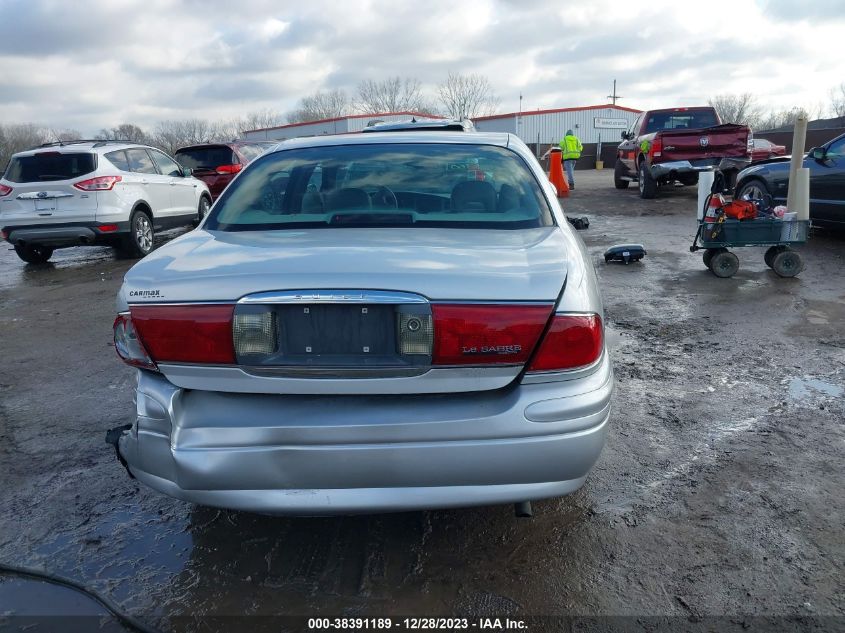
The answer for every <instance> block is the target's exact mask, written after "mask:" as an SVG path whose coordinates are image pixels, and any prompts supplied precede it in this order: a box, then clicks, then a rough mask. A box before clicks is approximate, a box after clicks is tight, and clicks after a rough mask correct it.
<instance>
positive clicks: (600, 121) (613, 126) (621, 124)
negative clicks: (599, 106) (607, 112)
mask: <svg viewBox="0 0 845 633" xmlns="http://www.w3.org/2000/svg"><path fill="white" fill-rule="evenodd" d="M593 127H595V128H596V129H599V130H607V129H610V130H627V129H628V121H627V120H626V119H607V118H605V117H600V116H597V117H594V118H593Z"/></svg>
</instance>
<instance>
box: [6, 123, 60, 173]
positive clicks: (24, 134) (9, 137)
mask: <svg viewBox="0 0 845 633" xmlns="http://www.w3.org/2000/svg"><path fill="white" fill-rule="evenodd" d="M49 140H50V131H49V130H48V129H47V128H44V127H41V126H40V125H35V124H34V123H18V124H12V125H2V124H0V173H2V172H3V171H5V170H6V165H7V164H8V162H9V159H10V158H11V157H12V154H16V153H17V152H22V151H24V150H26V149H31V148H33V147H38V146H39V145H41V144H42V143H46V142H47V141H49Z"/></svg>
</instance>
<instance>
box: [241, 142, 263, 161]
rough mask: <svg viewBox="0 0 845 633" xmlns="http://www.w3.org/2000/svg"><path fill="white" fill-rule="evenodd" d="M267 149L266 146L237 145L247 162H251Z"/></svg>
mask: <svg viewBox="0 0 845 633" xmlns="http://www.w3.org/2000/svg"><path fill="white" fill-rule="evenodd" d="M268 147H269V146H268V145H239V146H238V149H239V150H241V154H243V155H244V156H245V157H246V160H247V162H251V161H254V160H255V159H256V158H258V157H259V156H261V155H262V154H263V153H264V152H266V151H267V148H268Z"/></svg>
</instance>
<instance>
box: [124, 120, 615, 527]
mask: <svg viewBox="0 0 845 633" xmlns="http://www.w3.org/2000/svg"><path fill="white" fill-rule="evenodd" d="M279 174H285V179H284V180H285V186H284V190H283V191H282V192H276V193H280V195H274V196H267V195H266V189H267V187H268V186H276V185H273V183H274V182H278V179H277V176H278V175H279ZM479 174H480V175H479ZM479 178H480V179H479ZM117 307H118V313H119V314H118V317H117V320H116V321H115V346H116V348H117V351H118V354H119V355H120V356H121V357H122V358H123V359H124V360H125V361H126V362H127V363H129V364H130V365H133V366H135V367H137V368H138V384H137V394H136V395H137V412H136V414H137V415H136V421H135V422H134V423H133V424H132V426H131V428H130V429H128V430H126V431H123V432H121V434H120V437H119V439H116V440H115V442H116V444H117V447H118V450H119V454H120V455H121V456H122V457H123V458H124V459H125V461H126V463H127V464H128V468H129V470H130V471H131V473H132V474H133V475H134V476H135V477H137V478H138V479H139V480H140V481H142V482H144V483H146V484H148V485H149V486H151V487H153V488H155V489H157V490H160V491H162V492H164V493H166V494H169V495H172V496H174V497H177V498H180V499H184V500H187V501H192V502H196V503H200V504H206V505H212V506H220V507H226V508H235V509H240V510H250V511H256V512H265V513H278V514H304V515H323V514H342V513H357V512H381V511H400V510H411V509H420V508H438V507H456V506H471V505H486V504H500V503H518V502H523V501H526V500H532V499H540V498H545V497H554V496H559V495H564V494H568V493H570V492H572V491H574V490H576V489H577V488H579V487H580V486H581V485H582V484H583V482H584V480H585V478H586V476H587V474H588V472H589V471H590V469H591V468H592V466H593V464H594V463H595V461H596V460H597V459H598V456H599V453H600V451H601V449H602V446H603V444H604V439H605V433H606V429H607V424H608V419H609V415H610V397H611V391H612V388H613V376H612V371H611V365H610V359H609V357H608V353H607V349H606V346H605V342H604V326H603V322H602V306H601V299H600V295H599V291H598V286H597V282H596V276H595V271H594V269H593V267H592V264H591V261H590V258H589V255H588V253H587V252H586V249H585V247H584V245H583V242H582V241H581V240H580V238H579V237H578V236H577V235H576V234H575V232H574V231H573V229H572V228H571V227H570V226H569V225H568V223H567V222H566V219H565V217H564V215H563V212H562V210H561V209H560V207H559V205H558V201H557V198H556V196H555V192H554V191H553V190H552V187H551V185H550V183H549V182H548V179H547V178H546V176H545V174H544V173H543V171H542V169H541V168H540V166H539V165H538V164H537V162H536V160H535V159H534V157H533V156H532V154H531V152H530V151H529V150H528V148H527V147H526V146H525V145H524V144H523V143H522V142H521V141H520V140H519V139H518V138H517V137H515V136H512V135H506V134H475V133H473V134H467V133H450V132H430V131H426V132H423V131H416V132H402V131H392V132H385V133H379V132H373V133H368V134H359V135H350V136H345V137H331V138H325V137H322V138H319V137H318V138H307V139H297V140H292V141H288V142H285V143H283V144H281V145H280V146H278V147H277V149H276V150H274V151H272V152H270V153H268V154H265V155H264V156H262V157H261V158H259V159H257V160H256V161H255V162H253V163H251V164H250V165H249V166H247V167H246V168H245V169H244V170H243V171H242V172H241V173H240V174H238V176H237V177H236V178H235V180H234V181H233V182H232V184H231V185H230V186H229V187H228V188H227V189H226V191H225V192H224V194H223V195H222V196H221V198H220V200H219V201H218V202H217V204H216V205H215V207H214V209H213V210H212V212H211V214H210V215H209V217H208V218H207V219H206V220H205V221H204V222H203V224H202V225H201V226H200V227H199V228H198V229H197V230H196V231H193V232H191V233H189V234H186V235H184V236H181V237H180V238H178V239H176V240H174V241H172V242H170V243H169V244H167V245H165V246H164V247H162V248H161V249H159V250H158V251H157V252H155V253H153V254H152V255H151V256H150V257H148V258H146V259H145V260H143V261H142V262H140V263H139V264H137V265H136V266H135V267H133V268H132V269H131V270H130V271H129V272H128V273H127V275H126V278H125V282H124V285H123V287H122V289H121V291H120V294H119V297H118V306H117Z"/></svg>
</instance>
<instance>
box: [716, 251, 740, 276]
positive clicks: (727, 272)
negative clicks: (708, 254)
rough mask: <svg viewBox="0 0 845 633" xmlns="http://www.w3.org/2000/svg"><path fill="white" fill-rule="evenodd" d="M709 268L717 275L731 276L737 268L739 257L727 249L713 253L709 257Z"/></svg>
mask: <svg viewBox="0 0 845 633" xmlns="http://www.w3.org/2000/svg"><path fill="white" fill-rule="evenodd" d="M710 270H711V272H712V273H713V274H714V275H716V276H717V277H722V278H726V277H733V276H734V275H735V274H736V271H738V270H739V258H737V256H736V255H734V254H733V253H731V252H730V251H727V250H725V251H720V252H718V253H714V255H713V257H712V258H711V259H710Z"/></svg>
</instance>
